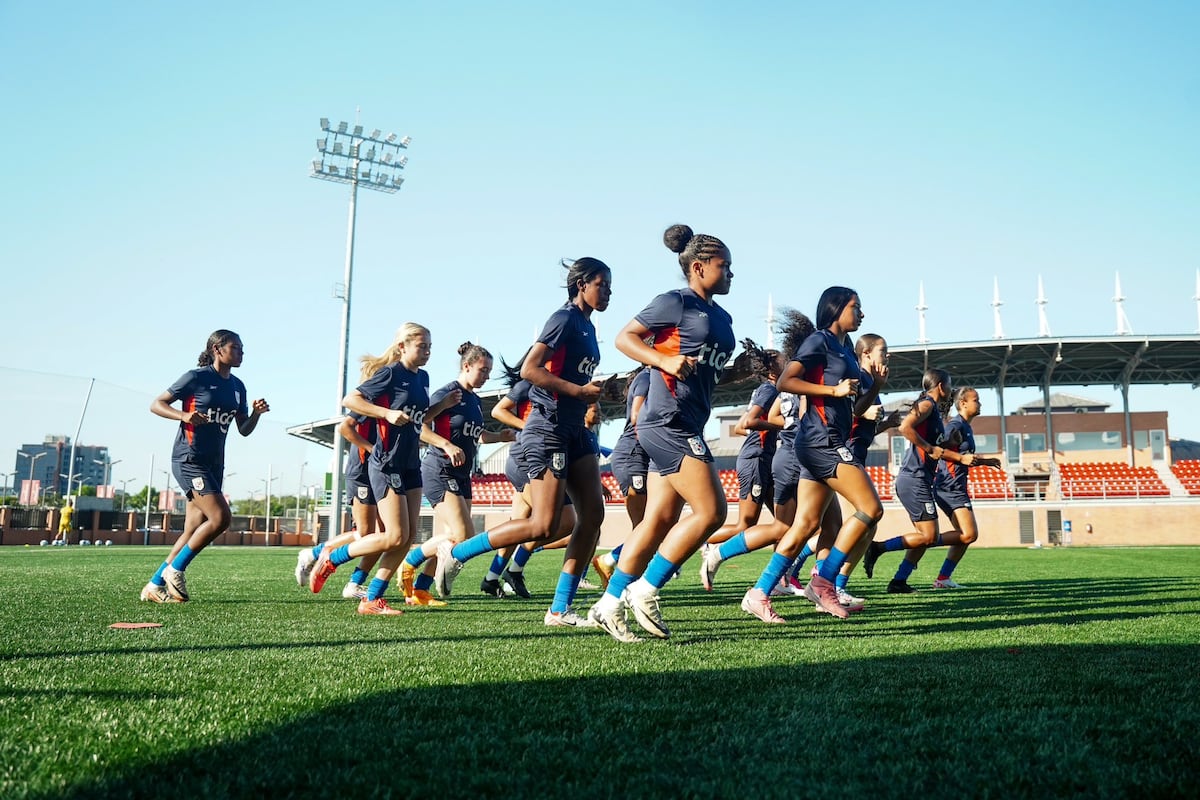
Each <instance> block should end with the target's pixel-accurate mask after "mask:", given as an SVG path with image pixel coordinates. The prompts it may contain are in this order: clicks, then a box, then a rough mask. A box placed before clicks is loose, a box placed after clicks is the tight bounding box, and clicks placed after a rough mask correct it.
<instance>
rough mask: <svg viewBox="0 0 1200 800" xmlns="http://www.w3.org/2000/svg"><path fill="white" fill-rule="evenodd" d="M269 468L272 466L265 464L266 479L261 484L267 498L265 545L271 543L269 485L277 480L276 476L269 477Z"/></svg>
mask: <svg viewBox="0 0 1200 800" xmlns="http://www.w3.org/2000/svg"><path fill="white" fill-rule="evenodd" d="M271 468H272V465H271V464H267V477H266V478H265V479H264V480H263V482H262V483H263V488H264V494H266V498H267V500H266V503H265V504H264V505H265V509H266V515H267V530H266V540H265V541H266V543H267V544H270V543H271V484H272V483H274V482H275V481H277V480H279V476H278V475H276V476H274V477H271Z"/></svg>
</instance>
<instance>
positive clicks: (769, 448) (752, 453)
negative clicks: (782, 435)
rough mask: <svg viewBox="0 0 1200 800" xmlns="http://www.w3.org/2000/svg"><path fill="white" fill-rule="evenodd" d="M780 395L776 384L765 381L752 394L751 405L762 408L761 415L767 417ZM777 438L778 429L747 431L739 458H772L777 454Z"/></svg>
mask: <svg viewBox="0 0 1200 800" xmlns="http://www.w3.org/2000/svg"><path fill="white" fill-rule="evenodd" d="M778 396H779V390H778V389H776V388H775V384H773V383H771V382H770V381H764V382H763V383H761V384H759V386H758V388H757V389H755V390H754V394H752V395H750V405H751V406H758V407H759V408H761V409H762V410H763V413H762V414H761V415H760V416H761V417H762V418H763V419H766V417H767V413H768V412H769V411H770V410H771V406H772V405H773V404H774V403H775V398H776V397H778ZM777 438H778V432H777V431H746V441H744V442H742V449H741V450H739V451H738V458H739V459H743V460H750V459H755V458H762V457H763V456H766V457H767V458H770V457H771V456H773V455H775V441H776V439H777Z"/></svg>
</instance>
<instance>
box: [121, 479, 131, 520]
mask: <svg viewBox="0 0 1200 800" xmlns="http://www.w3.org/2000/svg"><path fill="white" fill-rule="evenodd" d="M131 480H133V478H126V479H125V480H123V481H121V513H122V514H123V513H125V484H127V483H129V482H130V481H131Z"/></svg>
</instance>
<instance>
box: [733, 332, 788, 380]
mask: <svg viewBox="0 0 1200 800" xmlns="http://www.w3.org/2000/svg"><path fill="white" fill-rule="evenodd" d="M742 358H745V359H746V360H747V361H748V362H749V363H748V364H747V365H746V368H747V370H748V372H749V373H750V376H751V377H752V378H754V379H755V380H757V381H760V382H761V381H765V380H766V379H767V377H768V376H769V375H770V374H771V373H775V375H776V377H778V375H779V351H778V350H773V349H772V350H769V349H766V348H763V347H759V346H758V343H757V342H755V341H754V340H753V339H743V340H742V354H741V356H739V357H738V359H737V360H739V361H740V360H742Z"/></svg>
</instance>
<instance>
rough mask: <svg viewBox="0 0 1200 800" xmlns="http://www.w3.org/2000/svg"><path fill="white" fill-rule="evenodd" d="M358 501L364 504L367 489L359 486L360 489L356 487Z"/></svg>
mask: <svg viewBox="0 0 1200 800" xmlns="http://www.w3.org/2000/svg"><path fill="white" fill-rule="evenodd" d="M358 499H359V500H362V501H363V502H364V503H365V502H366V500H367V487H365V486H360V487H358Z"/></svg>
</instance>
